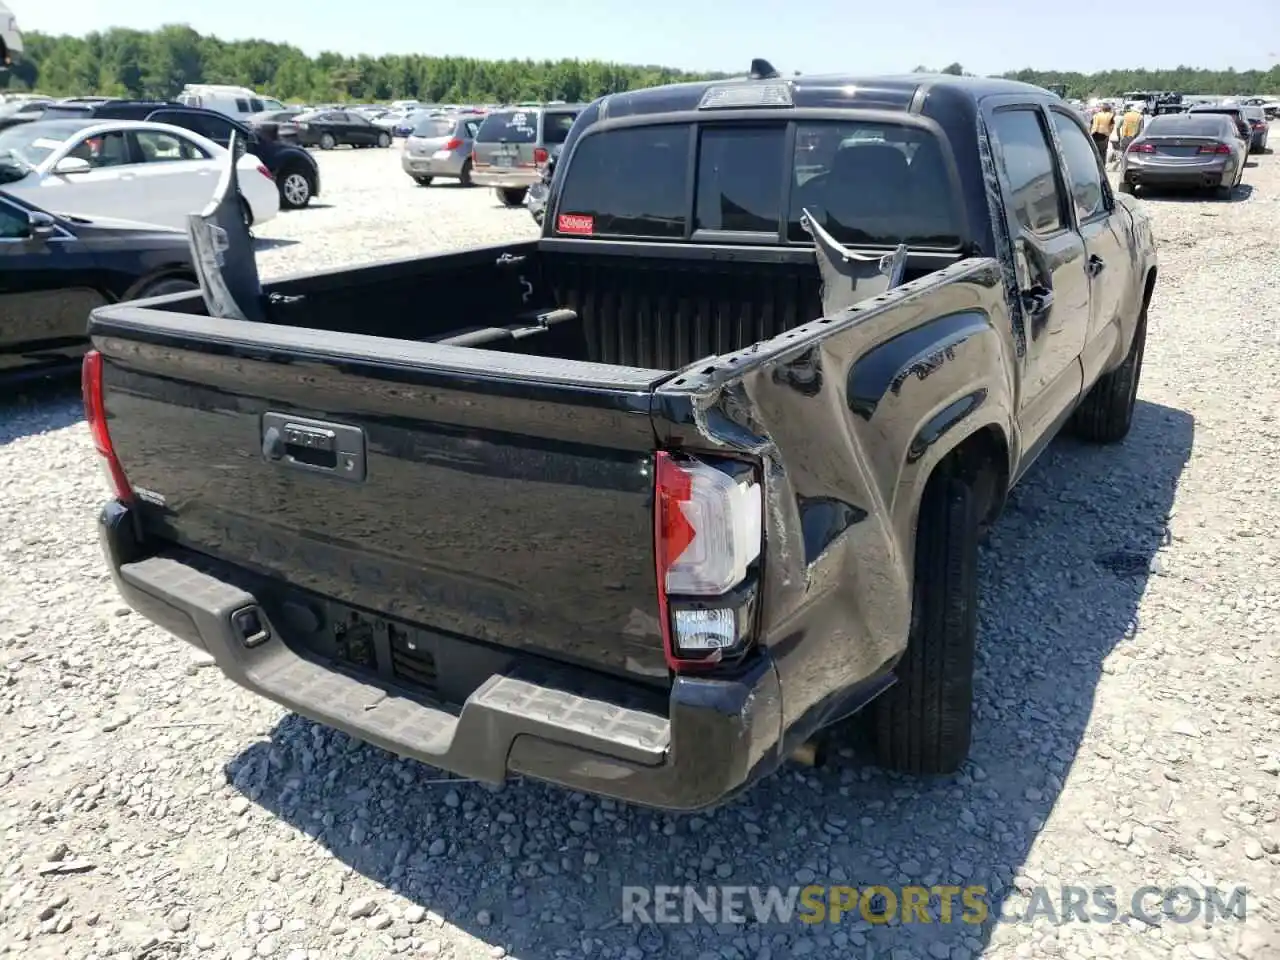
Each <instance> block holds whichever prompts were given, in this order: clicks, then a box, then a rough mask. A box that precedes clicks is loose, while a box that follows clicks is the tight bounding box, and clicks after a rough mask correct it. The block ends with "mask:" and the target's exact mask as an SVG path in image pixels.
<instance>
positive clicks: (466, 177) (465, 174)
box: [458, 159, 471, 187]
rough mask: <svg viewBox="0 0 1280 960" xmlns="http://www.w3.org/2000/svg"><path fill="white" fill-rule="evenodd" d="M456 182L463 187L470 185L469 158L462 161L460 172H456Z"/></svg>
mask: <svg viewBox="0 0 1280 960" xmlns="http://www.w3.org/2000/svg"><path fill="white" fill-rule="evenodd" d="M458 183H460V184H462V186H464V187H469V186H471V160H470V159H467V160H464V161H462V172H461V173H460V174H458Z"/></svg>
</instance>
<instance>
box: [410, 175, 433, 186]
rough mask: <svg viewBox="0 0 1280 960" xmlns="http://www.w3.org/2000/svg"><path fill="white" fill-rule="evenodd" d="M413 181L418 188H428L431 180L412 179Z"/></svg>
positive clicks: (422, 178) (426, 178)
mask: <svg viewBox="0 0 1280 960" xmlns="http://www.w3.org/2000/svg"><path fill="white" fill-rule="evenodd" d="M413 180H414V182H415V183H416V184H417V185H418V186H420V187H429V186H431V180H432V178H431V177H414V178H413Z"/></svg>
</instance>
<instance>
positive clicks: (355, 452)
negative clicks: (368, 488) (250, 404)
mask: <svg viewBox="0 0 1280 960" xmlns="http://www.w3.org/2000/svg"><path fill="white" fill-rule="evenodd" d="M262 456H263V457H264V458H265V459H267V460H270V461H272V462H274V463H278V464H280V466H282V467H292V468H294V469H297V470H305V471H308V472H312V473H322V474H328V475H330V476H333V477H337V478H340V479H343V480H354V481H357V482H358V481H361V480H364V478H365V472H366V470H365V443H364V431H363V430H361V429H360V428H359V427H353V426H350V425H348V424H345V423H329V422H328V421H325V420H312V419H310V418H308V417H295V416H291V415H289V414H286V413H264V414H263V415H262Z"/></svg>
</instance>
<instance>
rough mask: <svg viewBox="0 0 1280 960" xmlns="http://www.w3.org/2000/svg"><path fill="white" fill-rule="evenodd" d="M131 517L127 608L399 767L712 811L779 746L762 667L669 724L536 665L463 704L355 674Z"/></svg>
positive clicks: (119, 571)
mask: <svg viewBox="0 0 1280 960" xmlns="http://www.w3.org/2000/svg"><path fill="white" fill-rule="evenodd" d="M134 531H135V524H134V521H133V518H132V517H131V515H130V511H129V509H128V508H127V507H126V506H124V505H122V504H120V503H118V502H112V503H110V504H108V505H107V506H106V507H105V508H104V510H103V512H102V515H101V517H100V521H99V533H100V539H101V542H102V547H103V551H104V553H105V554H106V556H107V559H108V561H109V562H110V565H111V572H112V576H113V578H114V580H115V583H116V586H117V588H118V589H119V591H120V593H121V595H122V596H123V597H124V599H125V601H126V602H127V603H128V604H129V605H130V606H131V607H133V609H134V610H136V611H137V612H138V613H140V614H142V615H143V616H144V617H146V618H147V619H149V620H151V621H152V622H154V623H156V624H158V625H159V626H161V627H164V628H165V629H166V630H168V631H169V632H170V633H173V634H174V635H176V636H177V637H179V638H181V639H183V640H185V641H187V642H188V643H190V644H192V645H194V646H196V647H198V648H200V649H202V650H206V651H208V652H209V653H210V654H211V655H212V656H213V658H214V660H215V661H216V662H217V664H218V667H219V668H220V669H221V670H222V672H223V673H224V674H226V676H227V677H229V678H230V679H231V680H233V681H234V682H236V683H238V684H240V685H241V686H243V687H245V688H246V689H248V690H251V691H253V692H255V693H258V694H260V695H262V696H264V697H267V698H269V699H271V700H273V701H275V702H276V703H279V704H281V705H282V706H284V707H287V708H288V709H290V710H293V711H295V712H297V713H299V714H302V715H303V716H306V717H308V718H310V719H312V720H315V721H317V722H319V723H323V724H326V725H328V726H331V727H335V728H337V729H339V730H343V731H344V732H346V733H349V734H351V735H352V736H355V737H357V738H359V739H362V740H365V741H368V742H369V743H372V744H375V745H377V746H379V747H382V748H383V749H386V750H389V751H391V752H393V753H396V754H399V755H401V756H407V757H412V758H414V759H416V760H420V761H422V762H423V763H427V764H430V765H432V766H436V767H440V768H442V769H445V770H449V771H451V772H453V773H456V774H458V775H461V776H465V777H473V778H475V779H477V780H482V781H486V782H490V783H499V782H502V781H503V780H505V779H506V778H507V776H509V775H511V774H524V775H528V776H531V777H535V778H537V779H540V780H546V781H549V782H552V783H556V784H560V785H562V786H565V787H568V788H571V789H575V790H583V791H588V792H591V793H598V794H603V795H606V796H611V797H615V798H617V799H620V800H625V801H629V802H634V803H639V804H644V805H646V806H653V807H659V808H663V809H668V810H698V809H702V808H705V807H709V806H713V805H715V804H717V803H720V802H722V801H724V800H725V799H727V798H728V797H730V796H731V795H733V794H734V793H736V792H737V791H738V790H740V789H741V788H742V787H744V786H746V785H747V784H749V783H751V782H752V781H753V780H754V779H756V778H757V777H758V776H761V775H763V774H765V773H768V772H770V771H771V770H773V769H774V768H775V767H776V766H777V765H778V763H779V762H780V759H781V756H782V751H781V741H782V730H781V722H782V721H781V717H782V709H781V702H780V694H779V685H778V675H777V672H776V670H775V669H774V666H773V663H772V661H771V660H769V659H768V658H767V657H762V658H761V659H760V660H759V661H758V662H757V663H756V664H755V665H754V667H753V668H752V669H751V670H749V671H747V672H746V673H745V674H744V675H743V676H740V677H737V678H735V679H733V680H711V679H702V678H694V677H679V678H677V679H676V680H675V682H674V684H673V686H672V688H671V692H670V697H669V701H668V710H667V712H666V715H663V714H662V713H660V712H655V711H653V710H652V709H641V708H637V707H636V706H633V705H630V704H629V703H627V702H626V698H625V697H618V696H612V695H609V694H605V695H602V694H601V691H603V690H612V687H611V684H610V682H609V681H608V680H606V679H604V678H602V679H601V682H600V683H599V684H595V683H586V684H584V683H583V680H584V676H583V674H584V671H581V670H577V669H574V668H569V667H562V666H559V665H556V664H551V663H548V662H545V661H541V660H538V659H537V658H535V657H528V658H521V660H520V662H519V663H518V664H517V665H516V667H515V668H513V669H509V670H505V671H503V672H501V673H494V674H493V675H491V676H489V677H488V679H487V680H484V681H483V682H482V683H480V685H479V686H478V687H477V688H476V689H475V691H474V692H473V693H471V695H470V696H468V697H467V698H466V701H465V703H463V704H462V705H461V706H460V708H458V709H449V708H447V707H445V706H441V705H438V704H434V703H432V702H430V701H428V700H425V699H423V698H421V697H416V696H415V695H414V693H413V691H411V690H408V689H404V688H402V687H400V686H397V685H395V684H387V683H384V682H381V681H379V680H378V679H375V678H371V677H366V676H356V675H353V674H352V673H351V672H348V671H345V670H342V669H341V668H340V667H339V665H337V664H334V663H332V662H326V661H324V660H323V659H322V658H318V657H315V656H313V655H310V654H308V653H307V652H306V651H304V650H302V649H301V647H300V645H298V644H296V643H291V642H290V637H289V636H288V633H287V631H286V632H285V633H281V632H280V630H279V629H278V625H277V624H276V623H273V622H272V620H271V618H270V617H269V616H268V614H267V611H266V610H265V609H264V608H263V606H262V604H260V603H259V600H258V598H257V597H256V596H255V595H254V593H253V592H251V590H250V589H246V586H247V584H248V580H251V579H252V577H249V578H248V580H246V578H245V577H243V576H241V573H242V571H238V570H237V568H235V567H232V566H231V565H227V564H222V563H220V562H218V561H214V560H211V559H210V558H208V557H205V556H203V555H201V554H195V553H192V552H190V551H186V550H182V549H180V548H171V549H166V550H162V551H161V552H159V553H151V554H149V555H148V554H147V552H146V551H144V550H143V549H142V548H141V547H140V546H139V544H138V540H137V538H136V535H135V532H134Z"/></svg>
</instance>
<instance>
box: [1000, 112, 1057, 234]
mask: <svg viewBox="0 0 1280 960" xmlns="http://www.w3.org/2000/svg"><path fill="white" fill-rule="evenodd" d="M1045 133H1046V131H1045V129H1044V125H1043V123H1042V122H1041V120H1040V112H1039V111H1038V110H1036V109H1034V108H1027V109H1014V110H1000V111H997V112H996V114H995V116H994V117H993V119H992V134H993V135H994V139H995V147H996V149H995V154H996V158H997V162H998V163H999V164H1000V166H1001V167H1002V168H1003V169H1004V174H1005V178H1006V180H1007V181H1008V183H1009V194H1010V199H1011V200H1012V207H1013V213H1014V217H1015V218H1016V219H1017V221H1018V224H1019V225H1020V226H1021V227H1022V228H1023V229H1024V230H1028V231H1030V232H1031V233H1036V234H1050V233H1054V232H1055V231H1057V230H1060V229H1062V225H1063V224H1062V198H1061V196H1060V195H1059V193H1058V181H1057V177H1056V176H1055V174H1054V167H1053V151H1052V149H1051V148H1050V146H1049V140H1048V137H1047V136H1046V135H1045Z"/></svg>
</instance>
